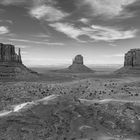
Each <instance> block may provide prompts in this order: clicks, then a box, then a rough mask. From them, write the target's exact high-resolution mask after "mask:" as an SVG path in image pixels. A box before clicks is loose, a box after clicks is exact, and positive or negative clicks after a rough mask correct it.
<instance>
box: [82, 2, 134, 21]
mask: <svg viewBox="0 0 140 140" xmlns="http://www.w3.org/2000/svg"><path fill="white" fill-rule="evenodd" d="M135 1H136V0H83V1H82V4H85V5H89V6H90V7H91V9H92V14H93V15H95V16H97V15H103V16H106V17H108V18H112V17H114V16H119V15H123V16H127V14H129V13H126V12H125V15H124V13H123V11H124V9H125V7H126V6H128V5H130V4H132V3H134V2H135Z"/></svg>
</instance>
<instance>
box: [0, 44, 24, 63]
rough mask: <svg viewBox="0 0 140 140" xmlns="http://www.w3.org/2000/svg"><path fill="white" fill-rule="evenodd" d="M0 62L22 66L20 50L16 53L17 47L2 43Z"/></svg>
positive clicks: (0, 46)
mask: <svg viewBox="0 0 140 140" xmlns="http://www.w3.org/2000/svg"><path fill="white" fill-rule="evenodd" d="M0 62H14V63H20V64H22V60H21V54H20V49H19V53H18V54H16V53H15V47H14V46H13V45H10V44H2V43H0Z"/></svg>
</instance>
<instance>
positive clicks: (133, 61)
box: [116, 49, 140, 74]
mask: <svg viewBox="0 0 140 140" xmlns="http://www.w3.org/2000/svg"><path fill="white" fill-rule="evenodd" d="M116 72H117V73H126V74H129V73H130V74H131V73H132V74H135V73H136V74H138V73H139V74H140V49H131V50H130V51H128V52H127V53H126V54H125V58H124V67H122V68H121V69H119V70H117V71H116Z"/></svg>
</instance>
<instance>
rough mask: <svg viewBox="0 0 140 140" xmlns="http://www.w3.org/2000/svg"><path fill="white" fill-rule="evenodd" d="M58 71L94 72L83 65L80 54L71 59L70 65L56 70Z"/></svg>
mask: <svg viewBox="0 0 140 140" xmlns="http://www.w3.org/2000/svg"><path fill="white" fill-rule="evenodd" d="M58 72H68V73H92V72H94V71H93V70H91V69H90V68H88V67H87V66H85V65H84V58H83V56H82V55H77V56H75V58H74V59H73V62H72V65H70V66H69V67H68V68H66V69H63V70H58Z"/></svg>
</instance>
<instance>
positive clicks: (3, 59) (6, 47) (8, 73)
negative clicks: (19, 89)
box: [0, 43, 38, 80]
mask: <svg viewBox="0 0 140 140" xmlns="http://www.w3.org/2000/svg"><path fill="white" fill-rule="evenodd" d="M37 77H38V74H37V73H36V72H34V71H32V70H30V69H29V68H27V67H26V66H25V65H24V64H23V63H22V58H21V50H20V48H19V50H18V54H17V53H16V52H15V46H14V45H11V44H3V43H0V80H7V79H8V80H9V79H11V80H16V79H27V78H29V79H30V78H37Z"/></svg>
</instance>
